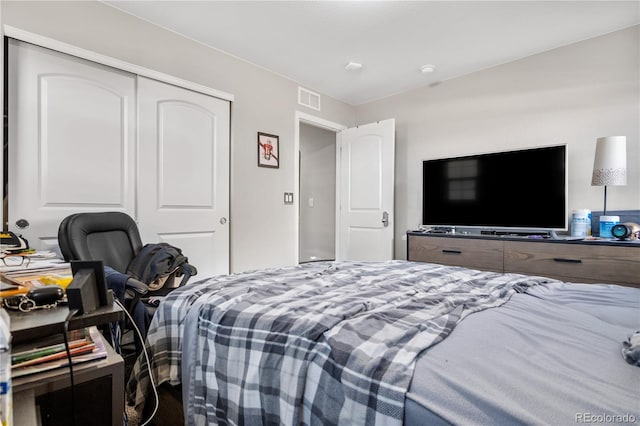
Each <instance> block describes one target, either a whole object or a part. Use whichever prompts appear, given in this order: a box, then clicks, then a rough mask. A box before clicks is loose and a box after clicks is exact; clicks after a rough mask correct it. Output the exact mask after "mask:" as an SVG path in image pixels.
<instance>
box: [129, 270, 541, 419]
mask: <svg viewBox="0 0 640 426" xmlns="http://www.w3.org/2000/svg"><path fill="white" fill-rule="evenodd" d="M545 281H550V280H548V279H545V278H540V277H528V276H524V275H516V274H498V273H492V272H480V271H475V270H469V269H465V268H460V267H449V266H442V265H435V264H428V263H413V262H405V261H390V262H381V263H369V262H319V263H308V264H303V265H299V266H295V267H288V268H278V269H268V270H262V271H255V272H249V273H242V274H235V275H230V276H222V277H214V278H211V279H208V280H205V281H201V282H198V283H193V284H189V285H187V286H185V287H183V288H181V289H178V290H176V291H174V292H172V293H171V294H170V295H169V296H167V298H166V300H165V301H163V303H161V304H160V307H159V308H158V311H157V312H156V314H155V316H154V319H153V322H152V324H151V327H150V330H149V333H148V337H147V346H148V348H149V350H150V351H151V358H152V365H153V370H152V371H153V374H154V377H155V381H156V384H159V383H162V382H165V381H169V382H170V383H171V384H174V385H175V384H178V383H181V382H182V383H183V395H184V398H183V399H184V400H183V403H184V407H185V420H186V423H187V424H189V425H191V424H194V425H205V424H216V423H220V424H245V425H256V424H284V425H298V424H306V425H320V424H322V425H327V424H345V425H365V424H366V425H372V424H398V425H400V424H402V420H403V414H404V396H405V393H406V391H407V389H408V387H409V384H410V381H411V378H412V375H413V368H414V365H415V361H416V357H417V356H418V355H419V354H420V352H422V351H424V350H425V349H427V348H429V347H430V346H432V345H434V344H436V343H438V342H440V341H441V340H443V339H444V338H445V337H446V336H447V335H448V334H449V333H451V331H452V330H453V328H454V327H455V325H456V324H457V323H458V322H459V321H460V320H461V319H463V318H464V317H465V316H466V315H469V314H470V313H473V312H476V311H480V310H483V309H487V308H491V307H496V306H499V305H501V304H503V303H505V302H506V301H507V300H508V299H509V297H510V296H511V294H513V293H514V292H519V291H524V290H526V288H527V287H529V286H532V285H537V284H540V283H542V282H545ZM147 387H148V375H147V370H146V363H145V362H144V360H143V358H142V357H141V358H140V359H139V360H138V362H137V363H136V365H135V367H134V370H133V373H132V376H131V379H130V381H129V383H128V393H129V394H128V398H129V403H130V404H135V405H136V406H137V407H140V406H141V405H142V404H143V403H144V398H145V396H146V395H147Z"/></svg>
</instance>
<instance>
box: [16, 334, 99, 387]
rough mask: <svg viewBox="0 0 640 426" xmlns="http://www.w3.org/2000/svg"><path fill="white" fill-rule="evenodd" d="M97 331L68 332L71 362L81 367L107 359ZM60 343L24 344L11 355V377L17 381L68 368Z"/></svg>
mask: <svg viewBox="0 0 640 426" xmlns="http://www.w3.org/2000/svg"><path fill="white" fill-rule="evenodd" d="M99 333H100V332H99V331H98V329H97V328H96V327H89V328H83V329H80V330H73V331H71V332H69V342H68V343H69V345H68V346H69V355H70V356H71V362H72V363H73V364H74V365H75V364H80V363H83V362H88V361H93V360H96V359H102V358H106V357H107V351H106V347H105V343H104V341H103V340H102V339H101V338H100V336H99ZM54 337H58V340H60V341H51V342H47V341H38V342H37V344H36V345H34V344H26V345H22V346H17V347H14V348H13V350H12V351H11V377H12V378H14V379H15V378H17V377H22V376H26V375H30V374H35V373H40V372H43V371H48V370H52V369H55V368H60V367H67V366H68V365H69V361H68V357H67V349H66V346H65V344H64V342H62V337H59V336H54Z"/></svg>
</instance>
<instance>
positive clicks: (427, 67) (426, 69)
mask: <svg viewBox="0 0 640 426" xmlns="http://www.w3.org/2000/svg"><path fill="white" fill-rule="evenodd" d="M435 70H436V67H435V65H423V66H421V67H420V72H421V73H423V74H426V73H428V72H434V71H435Z"/></svg>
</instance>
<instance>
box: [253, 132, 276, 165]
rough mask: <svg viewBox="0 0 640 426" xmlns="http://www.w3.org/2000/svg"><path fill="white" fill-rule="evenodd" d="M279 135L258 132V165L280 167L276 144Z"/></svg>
mask: <svg viewBox="0 0 640 426" xmlns="http://www.w3.org/2000/svg"><path fill="white" fill-rule="evenodd" d="M279 139H280V138H279V137H278V136H276V135H270V134H267V133H261V132H258V166H259V167H272V168H274V169H277V168H279V167H280V159H279V157H280V147H279V146H278V141H279Z"/></svg>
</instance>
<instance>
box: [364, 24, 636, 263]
mask: <svg viewBox="0 0 640 426" xmlns="http://www.w3.org/2000/svg"><path fill="white" fill-rule="evenodd" d="M639 29H640V27H639V26H635V27H632V28H629V29H626V30H622V31H618V32H615V33H611V34H608V35H604V36H601V37H598V38H594V39H590V40H586V41H583V42H580V43H577V44H573V45H570V46H567V47H562V48H559V49H555V50H552V51H549V52H545V53H541V54H538V55H535V56H530V57H527V58H524V59H521V60H518V61H515V62H511V63H508V64H504V65H500V66H496V67H494V68H490V69H486V70H483V71H480V72H476V73H473V74H470V75H467V76H464V77H460V78H457V79H453V80H449V81H445V82H442V83H440V84H438V85H432V86H431V87H425V88H422V89H420V90H415V91H412V92H408V93H404V94H400V95H397V96H393V97H390V98H386V99H383V100H380V101H377V102H373V103H369V104H366V105H362V106H359V107H357V109H356V113H357V121H358V123H367V122H371V121H374V120H378V119H380V118H381V117H395V119H396V205H395V208H396V210H395V214H396V228H395V231H396V258H399V259H403V258H406V242H405V241H403V236H404V232H405V231H406V230H407V229H415V228H416V226H417V225H418V224H419V223H420V218H421V210H422V207H421V203H422V194H421V191H422V169H421V164H422V160H425V159H429V158H439V157H446V156H455V155H464V154H471V153H481V152H490V151H498V150H507V149H513V148H528V147H534V146H540V145H551V144H559V143H566V144H567V145H568V160H569V212H570V211H571V210H573V209H578V208H588V209H591V210H593V211H597V210H602V207H603V188H602V187H592V186H591V172H592V168H593V156H594V153H595V145H596V139H597V138H598V137H600V136H614V135H625V136H626V137H627V156H628V173H629V174H628V185H627V186H624V187H609V188H608V197H607V209H608V210H638V209H640V170H639V169H640V142H639V139H640V135H639V133H640V61H639V40H640V30H639ZM436 65H437V64H436ZM541 173H544V168H543V167H542V168H541Z"/></svg>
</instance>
